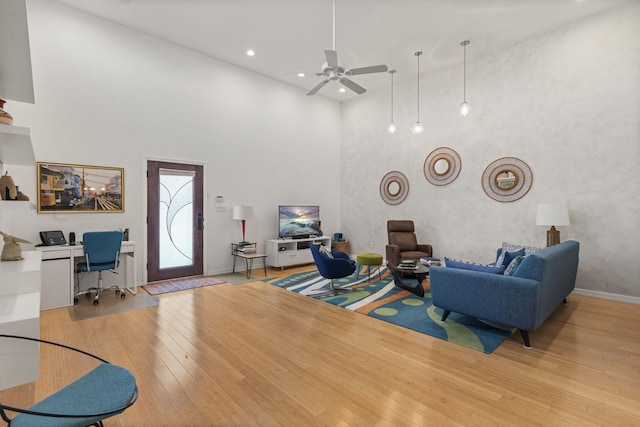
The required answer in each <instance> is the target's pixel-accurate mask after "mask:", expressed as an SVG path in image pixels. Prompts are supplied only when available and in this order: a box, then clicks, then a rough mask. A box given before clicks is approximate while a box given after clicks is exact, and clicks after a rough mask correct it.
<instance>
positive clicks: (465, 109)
mask: <svg viewBox="0 0 640 427" xmlns="http://www.w3.org/2000/svg"><path fill="white" fill-rule="evenodd" d="M469 43H471V40H462V41H461V42H460V46H462V50H463V54H462V55H463V56H462V58H463V59H462V105H460V114H462V116H463V117H467V114H469V104H467V45H468V44H469Z"/></svg>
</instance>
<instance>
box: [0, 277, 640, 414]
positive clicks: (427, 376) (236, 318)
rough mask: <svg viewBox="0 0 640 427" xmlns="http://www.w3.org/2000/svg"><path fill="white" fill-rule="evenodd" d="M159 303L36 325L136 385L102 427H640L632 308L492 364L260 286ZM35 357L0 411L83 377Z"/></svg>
mask: <svg viewBox="0 0 640 427" xmlns="http://www.w3.org/2000/svg"><path fill="white" fill-rule="evenodd" d="M308 268H310V266H307V267H305V268H299V269H287V270H285V271H284V272H280V271H275V270H269V271H268V276H269V277H274V276H276V275H281V276H286V275H289V274H292V273H293V272H296V271H302V270H306V269H308ZM140 292H144V291H142V290H140ZM158 299H159V304H158V306H155V307H148V308H143V309H138V310H133V311H128V312H124V313H120V314H116V315H109V316H103V317H99V318H93V319H87V320H82V321H71V320H70V317H69V314H68V311H67V309H57V310H50V311H44V312H42V317H41V326H42V329H41V330H42V337H43V338H45V339H50V340H54V341H59V342H63V343H66V344H70V345H73V346H76V347H79V348H82V349H84V350H87V351H90V352H93V353H95V354H97V355H100V356H101V357H104V358H106V359H107V360H110V361H111V362H113V363H116V364H119V365H122V366H124V367H126V368H128V369H129V370H131V371H132V372H133V374H134V375H135V376H136V379H137V381H138V386H139V388H140V398H139V400H138V401H137V402H136V404H135V405H134V406H133V407H131V408H129V409H128V410H127V411H126V412H125V413H123V414H121V415H119V416H117V417H114V418H111V419H109V420H107V422H106V425H107V426H159V425H160V426H189V425H193V426H379V427H387V426H425V425H429V426H432V425H433V426H438V425H443V426H449V425H454V426H455V425H461V426H476V425H478V426H496V425H505V426H515V425H518V426H521V425H544V426H551V425H552V426H563V425H568V426H575V425H580V426H595V425H602V426H618V425H640V404H639V403H638V402H640V328H639V327H638V326H639V325H640V305H633V304H625V303H620V302H613V301H608V300H601V299H594V298H590V297H584V296H577V295H576V296H570V297H569V298H568V303H567V304H566V305H563V306H561V307H559V308H558V309H557V310H556V311H555V312H554V313H553V314H552V316H551V318H550V319H548V320H547V322H546V323H545V324H544V325H543V326H542V327H541V328H540V329H539V330H538V331H536V332H534V333H532V335H531V340H532V344H533V349H531V350H527V349H525V348H523V346H522V343H521V339H520V335H519V334H518V333H515V334H513V335H512V336H511V337H510V338H509V339H508V340H507V341H506V342H505V343H503V344H502V345H501V346H500V347H498V349H497V350H496V351H495V352H493V353H492V354H489V355H487V354H483V353H480V352H476V351H473V350H469V349H467V348H464V347H461V346H457V345H455V344H450V343H448V342H445V341H442V340H439V339H436V338H432V337H429V336H426V335H423V334H420V333H417V332H413V331H410V330H407V329H403V328H400V327H397V326H394V325H390V324H387V323H385V322H382V321H379V320H376V319H373V318H369V317H367V316H363V315H361V314H357V313H353V312H350V311H348V310H344V309H341V308H338V307H335V306H333V305H330V304H325V303H322V302H319V301H316V300H313V299H312V298H308V297H304V296H300V295H298V294H295V293H291V292H287V291H285V290H282V289H278V288H276V287H274V286H271V285H267V284H264V283H262V282H252V283H246V284H241V285H235V286H234V285H229V284H222V285H216V286H209V287H206V288H200V289H195V290H190V291H183V292H177V293H172V294H164V295H160V296H159V297H158ZM41 354H42V362H41V379H40V380H39V381H38V382H36V383H35V384H32V385H28V386H22V387H17V388H14V389H11V390H7V391H4V392H2V393H0V399H2V401H3V402H5V403H8V401H9V400H10V401H11V402H12V403H17V402H18V403H19V402H20V401H23V402H24V401H26V404H30V403H32V402H33V401H34V400H40V399H42V398H43V397H45V396H47V395H48V394H50V393H51V392H53V391H55V390H56V389H57V388H59V387H61V386H62V385H64V384H66V383H68V382H69V381H71V380H73V379H75V378H76V377H77V376H79V375H80V374H81V373H83V372H86V370H87V369H88V368H89V366H88V365H86V363H87V361H86V360H84V359H80V358H77V357H76V356H75V355H69V354H68V352H67V353H64V354H63V353H60V352H58V351H57V350H53V349H51V348H46V347H42V350H41ZM2 369H7V367H2Z"/></svg>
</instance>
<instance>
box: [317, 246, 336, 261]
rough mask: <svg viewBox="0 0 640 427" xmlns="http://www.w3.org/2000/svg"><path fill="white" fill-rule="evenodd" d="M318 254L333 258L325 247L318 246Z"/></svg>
mask: <svg viewBox="0 0 640 427" xmlns="http://www.w3.org/2000/svg"><path fill="white" fill-rule="evenodd" d="M320 253H321V254H325V255H326V256H328V257H329V258H333V254H332V253H331V251H330V250H329V249H327V247H326V246H325V245H320Z"/></svg>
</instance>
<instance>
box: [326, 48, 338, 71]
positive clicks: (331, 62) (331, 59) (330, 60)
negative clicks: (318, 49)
mask: <svg viewBox="0 0 640 427" xmlns="http://www.w3.org/2000/svg"><path fill="white" fill-rule="evenodd" d="M324 56H326V58H327V65H328V66H329V67H331V68H338V52H336V51H335V50H329V49H325V50H324Z"/></svg>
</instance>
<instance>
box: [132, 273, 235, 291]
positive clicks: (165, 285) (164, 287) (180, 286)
mask: <svg viewBox="0 0 640 427" xmlns="http://www.w3.org/2000/svg"><path fill="white" fill-rule="evenodd" d="M221 283H225V281H224V280H222V279H218V278H217V277H214V276H206V277H191V278H188V279H178V280H167V281H165V282H158V283H151V284H148V285H144V286H142V289H144V290H145V291H147V293H148V294H149V295H158V294H166V293H169V292H177V291H184V290H186V289H195V288H201V287H203V286H211V285H219V284H221Z"/></svg>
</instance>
